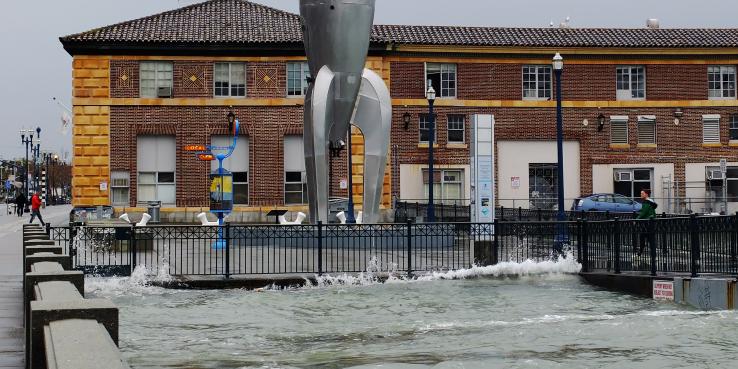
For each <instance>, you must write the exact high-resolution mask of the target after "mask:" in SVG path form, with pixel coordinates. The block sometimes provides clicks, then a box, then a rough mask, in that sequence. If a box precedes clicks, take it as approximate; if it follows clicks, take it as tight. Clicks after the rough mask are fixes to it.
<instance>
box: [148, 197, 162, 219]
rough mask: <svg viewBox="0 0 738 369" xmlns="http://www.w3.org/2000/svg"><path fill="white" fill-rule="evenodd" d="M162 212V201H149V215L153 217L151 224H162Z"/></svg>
mask: <svg viewBox="0 0 738 369" xmlns="http://www.w3.org/2000/svg"><path fill="white" fill-rule="evenodd" d="M160 210H161V201H149V209H148V212H149V215H151V220H149V223H159V222H161V215H160V213H159V211H160Z"/></svg>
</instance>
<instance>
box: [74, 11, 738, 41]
mask: <svg viewBox="0 0 738 369" xmlns="http://www.w3.org/2000/svg"><path fill="white" fill-rule="evenodd" d="M372 40H373V41H374V42H375V43H390V42H391V43H398V44H417V45H470V46H513V47H515V46H517V47H618V48H718V47H738V29H669V28H662V29H648V28H638V29H624V28H568V29H562V28H500V27H454V26H404V25H377V26H375V27H374V34H373V37H372ZM61 41H62V43H64V44H87V45H89V44H106V45H115V44H128V45H130V44H160V43H177V44H189V45H193V46H197V45H203V46H205V45H214V44H217V45H224V44H227V45H238V44H253V45H258V44H276V43H301V42H302V32H301V30H300V17H299V16H298V15H296V14H293V13H289V12H286V11H282V10H278V9H274V8H270V7H267V6H264V5H260V4H255V3H252V2H249V1H247V0H211V1H207V2H204V3H198V4H194V5H190V6H186V7H184V8H180V9H175V10H172V11H168V12H164V13H160V14H155V15H152V16H148V17H144V18H140V19H136V20H131V21H127V22H123V23H118V24H114V25H111V26H107V27H102V28H97V29H93V30H90V31H87V32H82V33H78V34H74V35H69V36H65V37H62V38H61Z"/></svg>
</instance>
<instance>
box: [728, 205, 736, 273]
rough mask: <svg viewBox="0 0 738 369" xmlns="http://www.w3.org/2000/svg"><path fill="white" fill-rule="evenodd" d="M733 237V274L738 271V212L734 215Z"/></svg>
mask: <svg viewBox="0 0 738 369" xmlns="http://www.w3.org/2000/svg"><path fill="white" fill-rule="evenodd" d="M731 234H732V235H733V237H732V238H731V240H730V241H731V242H730V269H732V270H733V274H737V273H738V269H737V268H738V212H736V213H735V215H734V216H733V232H731Z"/></svg>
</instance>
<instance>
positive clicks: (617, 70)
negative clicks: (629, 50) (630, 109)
mask: <svg viewBox="0 0 738 369" xmlns="http://www.w3.org/2000/svg"><path fill="white" fill-rule="evenodd" d="M626 69H627V75H628V81H627V82H628V88H627V89H623V88H620V83H621V81H620V79H619V77H620V75H622V74H624V73H623V72H624V71H625V70H626ZM634 70H641V71H643V96H633V94H634V91H640V90H639V89H634V88H633V85H634V83H637V81H636V82H634V81H633V76H634V73H633V71H634ZM621 71H622V72H621ZM646 83H647V75H646V66H644V65H618V66H616V67H615V97H616V99H617V100H626V101H627V100H636V101H638V100H646V98H647V93H646V92H647V90H648V88H647V86H646ZM621 91H622V94H621ZM626 91H627V92H628V94H627V96H625V95H624V94H625V92H626Z"/></svg>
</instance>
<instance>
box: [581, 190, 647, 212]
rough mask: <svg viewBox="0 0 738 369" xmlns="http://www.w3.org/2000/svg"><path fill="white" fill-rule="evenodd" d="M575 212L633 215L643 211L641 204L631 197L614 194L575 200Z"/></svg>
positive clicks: (595, 195) (599, 194) (602, 194)
mask: <svg viewBox="0 0 738 369" xmlns="http://www.w3.org/2000/svg"><path fill="white" fill-rule="evenodd" d="M571 210H574V211H609V212H611V213H632V212H634V211H635V212H638V211H641V204H640V203H639V202H637V201H634V200H633V199H631V198H629V197H625V196H623V195H618V194H614V193H597V194H593V195H589V196H587V197H581V198H578V199H574V204H572V206H571Z"/></svg>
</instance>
